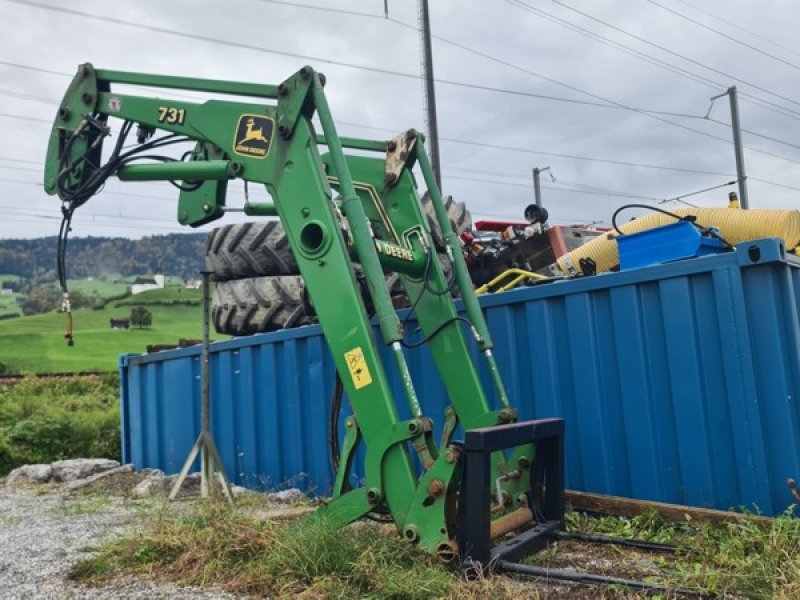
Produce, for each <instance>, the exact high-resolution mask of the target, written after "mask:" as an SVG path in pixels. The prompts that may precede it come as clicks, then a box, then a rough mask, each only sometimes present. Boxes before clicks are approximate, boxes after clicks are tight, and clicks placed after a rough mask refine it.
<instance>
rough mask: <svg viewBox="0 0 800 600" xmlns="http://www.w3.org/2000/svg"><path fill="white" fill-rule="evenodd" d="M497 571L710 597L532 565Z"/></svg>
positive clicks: (502, 567) (509, 564)
mask: <svg viewBox="0 0 800 600" xmlns="http://www.w3.org/2000/svg"><path fill="white" fill-rule="evenodd" d="M497 568H498V570H500V571H502V572H504V573H517V574H519V575H525V576H527V577H543V578H545V579H559V580H562V581H573V582H575V583H589V584H600V585H624V586H625V587H629V588H631V589H635V590H652V591H660V592H667V591H668V592H670V593H673V594H681V595H688V596H694V597H700V598H710V597H713V596H712V595H707V594H705V593H704V592H702V591H700V590H692V589H688V588H674V587H671V586H664V585H658V584H655V583H647V582H645V581H637V580H634V579H621V578H619V577H606V576H604V575H596V574H594V573H581V572H576V571H567V570H566V569H548V568H546V567H534V566H532V565H522V564H519V563H513V562H508V561H505V560H501V561H499V562H498V563H497Z"/></svg>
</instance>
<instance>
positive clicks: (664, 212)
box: [611, 203, 697, 235]
mask: <svg viewBox="0 0 800 600" xmlns="http://www.w3.org/2000/svg"><path fill="white" fill-rule="evenodd" d="M629 208H644V209H645V210H654V211H655V212H659V213H661V214H662V215H667V216H668V217H672V218H673V219H675V220H676V221H689V222H690V223H694V222H695V221H696V220H697V217H695V216H694V215H686V216H685V217H682V216H680V215H676V214H675V213H673V212H670V211H668V210H664V209H663V208H658V207H657V206H649V205H647V204H637V203H633V204H624V205H623V206H620V207H619V208H618V209H617V210H615V211H614V214H613V215H611V225H612V226H613V227H614V230H615V231H616V232H617V233H618V234H620V235H625V234H624V233H623V232H622V231H620V228H619V227H617V215H618V214H619V213H621V212H622V211H623V210H627V209H629Z"/></svg>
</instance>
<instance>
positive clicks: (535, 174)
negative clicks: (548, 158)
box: [533, 167, 550, 208]
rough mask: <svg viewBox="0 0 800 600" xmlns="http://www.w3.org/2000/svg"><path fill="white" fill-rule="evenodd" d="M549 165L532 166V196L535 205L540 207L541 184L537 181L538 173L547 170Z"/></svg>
mask: <svg viewBox="0 0 800 600" xmlns="http://www.w3.org/2000/svg"><path fill="white" fill-rule="evenodd" d="M549 169H550V167H545V168H544V169H540V168H539V167H534V168H533V197H534V200H535V201H536V206H538V207H539V208H542V186H541V185H540V183H539V174H540V173H543V172H544V171H547V170H549Z"/></svg>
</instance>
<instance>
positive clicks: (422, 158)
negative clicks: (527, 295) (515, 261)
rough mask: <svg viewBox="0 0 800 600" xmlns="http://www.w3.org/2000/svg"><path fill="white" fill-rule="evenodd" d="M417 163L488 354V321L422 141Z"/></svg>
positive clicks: (464, 297)
mask: <svg viewBox="0 0 800 600" xmlns="http://www.w3.org/2000/svg"><path fill="white" fill-rule="evenodd" d="M417 161H418V162H419V166H420V169H422V176H423V177H424V178H425V186H426V187H427V188H428V192H429V193H430V196H431V201H432V202H433V208H434V210H435V212H436V220H437V221H438V222H439V227H440V228H441V229H442V233H443V234H444V238H445V241H446V242H447V245H448V247H449V249H450V258H451V259H452V261H453V270H454V271H455V277H456V284H457V285H458V289H459V291H460V292H461V299H462V300H463V302H464V308H465V309H466V311H467V317H469V320H470V322H471V323H472V325H473V327H475V329H476V330H477V332H478V335H479V336H480V341H479V342H478V345H479V347H480V349H481V350H487V349H491V348H493V347H494V344H493V343H492V338H491V336H490V335H489V328H488V327H487V325H486V320H485V319H484V318H483V311H482V310H481V307H480V304H478V297H477V296H476V295H475V289H474V288H473V285H472V279H471V278H470V276H469V271H468V270H467V265H466V263H465V262H464V257H463V255H462V254H461V244H460V243H459V241H458V236H457V235H456V234H455V232H454V231H453V227H452V226H451V225H450V219H449V218H448V217H447V211H446V210H445V208H444V205H443V204H442V194H441V192H440V191H439V187H438V186H437V185H436V181H435V179H434V177H433V172H432V171H431V164H430V162H429V161H428V156H427V155H426V154H425V143H424V142H423V141H422V140H421V139H419V138H418V139H417Z"/></svg>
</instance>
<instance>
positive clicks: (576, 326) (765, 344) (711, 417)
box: [121, 240, 800, 515]
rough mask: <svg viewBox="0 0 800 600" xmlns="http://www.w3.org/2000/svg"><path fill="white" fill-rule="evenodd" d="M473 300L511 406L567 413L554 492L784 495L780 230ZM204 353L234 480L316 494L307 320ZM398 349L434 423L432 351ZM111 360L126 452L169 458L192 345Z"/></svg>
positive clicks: (798, 452)
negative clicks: (731, 248)
mask: <svg viewBox="0 0 800 600" xmlns="http://www.w3.org/2000/svg"><path fill="white" fill-rule="evenodd" d="M481 302H482V304H483V306H484V308H485V312H486V316H487V319H488V322H489V326H490V329H491V331H492V335H493V337H494V341H495V344H496V349H495V354H496V356H497V361H498V363H499V365H500V370H501V372H502V375H503V377H504V379H505V381H506V385H507V387H508V389H509V394H510V397H511V398H512V401H513V402H514V404H515V405H516V406H517V407H518V408H519V410H520V415H521V418H522V419H532V418H543V417H553V416H562V417H564V418H565V419H566V431H567V434H566V435H567V440H566V457H565V460H566V468H567V486H568V487H569V488H570V489H574V490H581V491H587V492H595V493H601V494H613V495H619V496H628V497H633V498H639V499H645V500H657V501H664V502H673V503H679V504H688V505H694V506H704V507H713V508H719V509H727V508H731V507H733V508H749V509H756V510H760V511H762V512H763V513H765V514H768V515H774V514H777V513H779V512H781V511H783V510H784V509H785V508H786V507H787V506H789V505H790V504H791V502H792V497H791V495H790V493H789V491H788V489H787V487H786V479H787V478H789V477H793V478H798V477H800V418H799V415H798V399H799V398H800V363H799V361H800V359H799V357H800V336H799V335H798V332H799V329H798V302H800V261H798V260H797V259H796V258H793V257H787V256H786V255H785V253H784V248H783V246H782V244H781V243H780V242H779V241H777V240H760V241H758V242H753V243H752V244H748V245H745V246H740V247H739V249H738V251H737V252H735V253H727V254H722V255H716V256H709V257H704V258H698V259H693V260H686V261H680V262H676V263H671V264H666V265H660V266H654V267H649V268H644V269H637V270H633V271H627V272H621V273H608V274H603V275H598V276H595V277H587V278H581V279H576V280H571V281H563V282H558V283H552V284H549V285H539V286H535V287H530V288H525V289H520V290H515V291H512V292H507V293H503V294H496V295H488V296H485V297H482V299H481ZM198 321H199V316H198ZM199 325H200V324H199V322H198V328H199ZM408 329H409V330H413V329H414V324H413V322H411V323H410V324H409V327H408ZM411 335H412V336H414V335H416V334H414V333H413V332H412V333H411ZM211 352H212V353H211V366H212V371H211V374H212V375H211V385H212V405H213V410H212V429H213V434H214V436H215V440H216V442H217V444H218V446H219V449H220V452H221V454H222V457H223V460H224V462H225V465H226V469H227V471H228V474H229V475H230V476H231V478H232V479H233V481H234V482H235V483H237V484H241V485H245V486H251V487H261V488H265V487H277V486H282V485H288V484H297V485H300V486H301V487H304V488H305V489H308V490H311V491H314V492H318V493H325V492H326V491H328V490H329V489H330V486H331V481H332V474H331V470H330V467H329V464H328V451H327V447H328V432H327V420H328V410H329V406H330V396H331V390H332V387H333V379H334V370H333V364H332V361H331V357H330V356H329V353H328V350H327V348H326V346H325V343H324V340H323V337H322V334H321V331H320V329H319V327H318V326H308V327H301V328H298V329H294V330H290V331H284V332H277V333H274V334H267V335H259V336H253V337H249V338H238V339H233V340H230V341H225V342H218V343H214V344H212V346H211ZM384 356H388V353H386V354H385V355H384ZM408 356H409V362H410V365H411V369H412V373H413V376H414V382H415V384H416V386H417V390H418V393H419V395H420V397H421V399H422V402H423V408H424V410H425V413H426V414H427V415H428V416H430V417H432V418H433V419H434V420H435V421H436V422H437V423H438V424H439V425H441V423H442V421H443V418H442V414H443V410H444V408H445V406H446V398H445V394H444V391H443V387H442V385H441V383H440V382H439V379H438V374H437V373H436V371H435V367H434V366H433V361H432V360H430V356H429V354H427V350H425V349H420V350H410V351H408ZM476 360H477V358H476ZM478 362H480V361H478ZM386 364H392V363H391V361H390V360H387V361H386ZM121 373H122V420H123V455H124V459H125V460H126V461H129V462H133V463H134V465H135V466H136V468H137V469H141V468H145V467H152V468H159V469H162V470H164V471H167V472H176V471H178V470H179V469H180V467H181V465H182V463H183V461H184V459H185V457H186V456H187V455H188V452H189V450H190V448H191V446H192V444H193V442H194V440H195V438H196V436H197V434H198V431H199V426H200V416H199V406H200V379H199V378H200V349H199V348H190V349H182V350H175V351H168V352H160V353H156V354H151V355H147V356H124V357H122V360H121ZM482 376H483V377H484V381H485V382H487V383H488V381H489V379H488V373H486V372H485V371H483V372H482ZM390 377H391V379H392V384H393V389H394V392H395V394H396V398H399V399H400V402H399V403H398V404H399V405H400V406H405V402H404V401H403V396H402V395H401V394H402V390H401V387H400V383H399V380H398V378H397V376H396V373H393V370H392V369H390ZM489 387H490V386H487V388H489ZM356 470H358V467H356Z"/></svg>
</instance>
